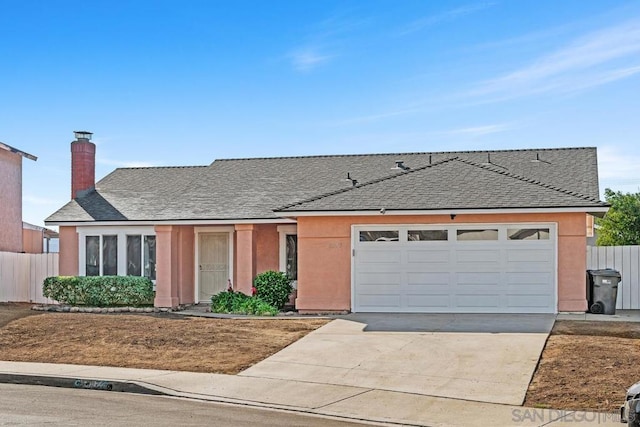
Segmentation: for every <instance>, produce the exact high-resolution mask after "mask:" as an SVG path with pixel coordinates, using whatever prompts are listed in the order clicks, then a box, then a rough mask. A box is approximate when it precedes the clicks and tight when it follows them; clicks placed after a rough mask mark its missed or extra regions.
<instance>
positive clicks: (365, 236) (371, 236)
mask: <svg viewBox="0 0 640 427" xmlns="http://www.w3.org/2000/svg"><path fill="white" fill-rule="evenodd" d="M399 238H400V232H399V231H398V230H369V231H361V232H360V241H361V242H397V241H398V240H399Z"/></svg>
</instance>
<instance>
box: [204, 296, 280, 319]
mask: <svg viewBox="0 0 640 427" xmlns="http://www.w3.org/2000/svg"><path fill="white" fill-rule="evenodd" d="M211 311H212V312H214V313H233V314H252V315H256V316H275V315H276V314H278V309H276V308H275V307H273V306H272V305H269V304H268V303H266V302H265V301H263V300H262V299H260V298H259V297H257V296H251V297H250V296H248V295H245V294H243V293H242V292H234V291H232V290H228V291H223V292H220V293H219V294H216V295H214V296H212V297H211Z"/></svg>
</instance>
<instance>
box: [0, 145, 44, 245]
mask: <svg viewBox="0 0 640 427" xmlns="http://www.w3.org/2000/svg"><path fill="white" fill-rule="evenodd" d="M23 157H24V158H26V159H29V160H37V157H36V156H33V155H31V154H29V153H25V152H24V151H20V150H18V149H17V148H13V147H11V146H10V145H7V144H4V143H2V142H0V252H23V250H24V248H23V246H24V244H23V240H22V233H23V228H22V158H23Z"/></svg>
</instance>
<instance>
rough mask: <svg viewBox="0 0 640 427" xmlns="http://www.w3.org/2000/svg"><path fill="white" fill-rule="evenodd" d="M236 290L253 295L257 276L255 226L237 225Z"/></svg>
mask: <svg viewBox="0 0 640 427" xmlns="http://www.w3.org/2000/svg"><path fill="white" fill-rule="evenodd" d="M235 228H236V263H237V264H236V265H237V273H236V278H235V281H236V283H234V286H235V289H236V290H238V291H241V292H244V293H245V294H247V295H251V287H252V286H253V279H254V277H255V276H256V229H255V226H254V225H253V224H236V227H235Z"/></svg>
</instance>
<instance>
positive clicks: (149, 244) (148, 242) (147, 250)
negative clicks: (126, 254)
mask: <svg viewBox="0 0 640 427" xmlns="http://www.w3.org/2000/svg"><path fill="white" fill-rule="evenodd" d="M144 277H148V278H149V279H151V280H156V236H144Z"/></svg>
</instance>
